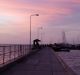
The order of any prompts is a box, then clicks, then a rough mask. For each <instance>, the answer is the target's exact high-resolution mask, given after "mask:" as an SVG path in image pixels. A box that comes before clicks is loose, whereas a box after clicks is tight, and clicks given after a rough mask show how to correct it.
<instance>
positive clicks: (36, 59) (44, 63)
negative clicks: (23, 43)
mask: <svg viewBox="0 0 80 75" xmlns="http://www.w3.org/2000/svg"><path fill="white" fill-rule="evenodd" d="M65 66H66V65H65V64H64V65H63V62H61V61H60V60H59V59H58V58H57V56H56V55H55V52H54V51H53V50H52V49H51V48H44V49H42V50H40V51H37V52H36V53H35V54H33V55H31V56H29V57H26V58H25V60H24V61H22V62H21V63H18V64H16V65H15V66H13V67H11V68H10V69H9V70H6V71H4V72H3V73H2V74H0V75H76V74H75V73H74V72H73V71H72V70H71V69H69V68H68V69H67V68H65Z"/></svg>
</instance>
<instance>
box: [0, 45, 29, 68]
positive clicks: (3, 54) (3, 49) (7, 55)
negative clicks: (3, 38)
mask: <svg viewBox="0 0 80 75" xmlns="http://www.w3.org/2000/svg"><path fill="white" fill-rule="evenodd" d="M29 51H30V50H29V45H1V46H0V67H2V66H3V65H5V64H8V63H10V62H12V61H15V60H16V59H18V58H20V57H23V56H25V55H26V54H28V53H29Z"/></svg>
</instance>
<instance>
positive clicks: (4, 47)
mask: <svg viewBox="0 0 80 75" xmlns="http://www.w3.org/2000/svg"><path fill="white" fill-rule="evenodd" d="M4 63H5V46H3V64H4Z"/></svg>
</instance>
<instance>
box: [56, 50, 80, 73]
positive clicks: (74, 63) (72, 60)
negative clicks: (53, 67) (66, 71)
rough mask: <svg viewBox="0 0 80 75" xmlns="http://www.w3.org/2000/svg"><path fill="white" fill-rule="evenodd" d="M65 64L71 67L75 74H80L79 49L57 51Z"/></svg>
mask: <svg viewBox="0 0 80 75" xmlns="http://www.w3.org/2000/svg"><path fill="white" fill-rule="evenodd" d="M57 54H58V55H59V56H60V57H61V58H62V59H63V61H64V62H66V64H67V65H68V66H69V67H71V68H72V70H73V71H75V73H76V74H77V75H80V50H71V51H70V52H57Z"/></svg>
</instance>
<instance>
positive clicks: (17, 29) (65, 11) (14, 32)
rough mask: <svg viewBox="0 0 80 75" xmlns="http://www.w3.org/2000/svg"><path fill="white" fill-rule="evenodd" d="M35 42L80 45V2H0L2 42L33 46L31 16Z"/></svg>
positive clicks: (21, 0)
mask: <svg viewBox="0 0 80 75" xmlns="http://www.w3.org/2000/svg"><path fill="white" fill-rule="evenodd" d="M32 14H39V16H32V20H31V24H32V40H33V39H35V38H38V36H39V38H40V39H41V40H42V41H43V42H44V43H54V42H62V32H63V31H64V32H65V34H66V40H67V42H74V43H80V0H0V43H1V44H2V43H12V44H13V43H15V44H18V43H21V44H24V43H29V27H30V15H32Z"/></svg>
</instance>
